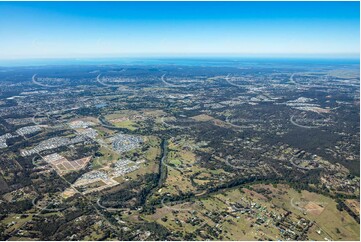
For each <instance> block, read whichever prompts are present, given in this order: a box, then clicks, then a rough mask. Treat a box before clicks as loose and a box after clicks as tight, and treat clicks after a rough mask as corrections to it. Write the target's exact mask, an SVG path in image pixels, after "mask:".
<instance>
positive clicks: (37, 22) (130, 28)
mask: <svg viewBox="0 0 361 242" xmlns="http://www.w3.org/2000/svg"><path fill="white" fill-rule="evenodd" d="M359 46H360V7H359V2H0V59H13V58H15V59H16V58H68V57H70V58H78V57H79V58H81V57H123V56H137V57H139V56H204V55H208V56H209V55H210V56H227V55H232V56H248V55H250V56H308V55H312V56H335V57H337V56H347V57H348V56H352V57H354V56H358V55H359V51H360V49H359V48H360V47H359Z"/></svg>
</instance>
